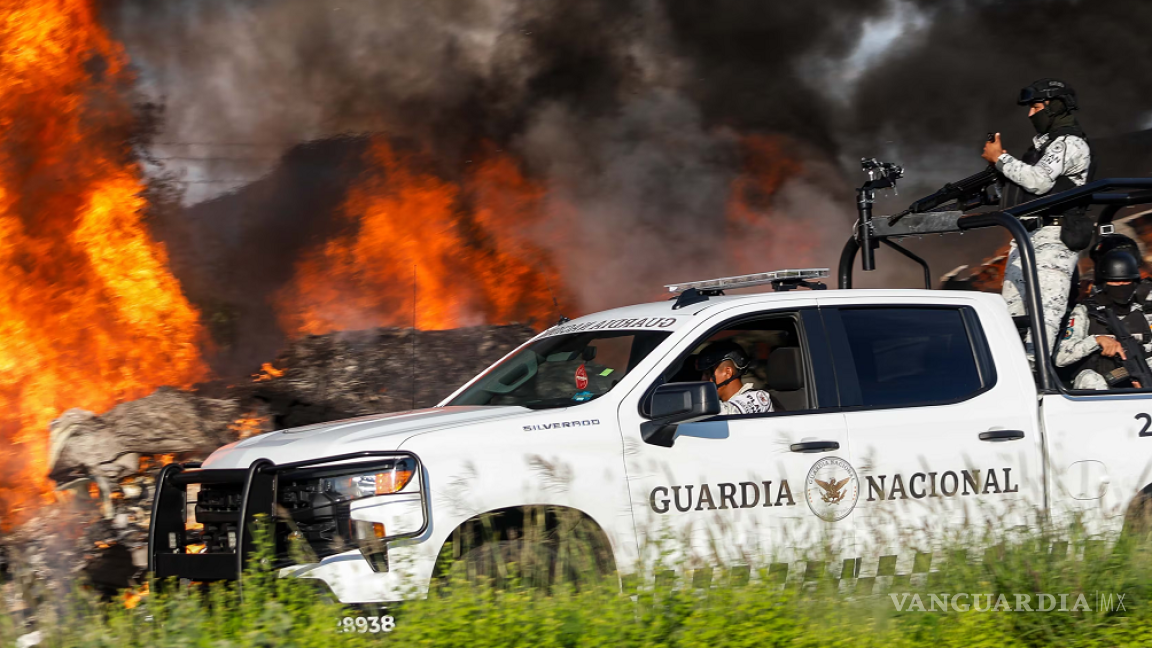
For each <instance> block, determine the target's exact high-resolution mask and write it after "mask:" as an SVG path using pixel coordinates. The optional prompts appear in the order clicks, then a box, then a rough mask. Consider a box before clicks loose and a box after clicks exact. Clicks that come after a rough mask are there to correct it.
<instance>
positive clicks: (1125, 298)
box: [1104, 282, 1136, 304]
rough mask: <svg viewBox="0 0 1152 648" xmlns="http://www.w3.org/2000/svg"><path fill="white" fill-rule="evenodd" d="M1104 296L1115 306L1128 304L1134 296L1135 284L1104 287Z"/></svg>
mask: <svg viewBox="0 0 1152 648" xmlns="http://www.w3.org/2000/svg"><path fill="white" fill-rule="evenodd" d="M1104 294H1105V295H1108V299H1111V300H1112V303H1115V304H1128V303H1130V302H1131V301H1132V296H1133V295H1135V294H1136V283H1135V282H1133V283H1127V284H1124V285H1122V286H1108V285H1105V286H1104Z"/></svg>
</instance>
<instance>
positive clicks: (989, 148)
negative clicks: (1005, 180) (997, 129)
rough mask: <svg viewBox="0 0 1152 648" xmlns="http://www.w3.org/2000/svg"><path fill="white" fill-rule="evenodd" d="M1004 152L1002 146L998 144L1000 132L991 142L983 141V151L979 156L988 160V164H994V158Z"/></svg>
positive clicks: (996, 158)
mask: <svg viewBox="0 0 1152 648" xmlns="http://www.w3.org/2000/svg"><path fill="white" fill-rule="evenodd" d="M1003 154H1004V146H1003V145H1001V144H1000V133H996V137H995V138H994V139H993V140H992V141H991V142H984V153H983V154H981V155H980V157H982V158H984V159H985V160H988V164H996V160H998V159H1000V156H1001V155H1003Z"/></svg>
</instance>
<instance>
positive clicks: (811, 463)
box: [620, 299, 859, 573]
mask: <svg viewBox="0 0 1152 648" xmlns="http://www.w3.org/2000/svg"><path fill="white" fill-rule="evenodd" d="M788 304H789V306H790V307H789V308H787V309H782V310H773V311H765V310H764V307H763V306H762V305H761V306H759V307H742V308H739V309H733V310H732V311H726V312H724V313H723V315H722V316H718V317H716V318H714V319H715V322H714V323H709V324H708V325H706V326H704V327H702V332H701V333H700V334H697V335H692V336H689V337H687V338H686V339H684V340H682V341H681V342H680V343H679V344H678V345H677V346H676V347H675V348H674V349H673V351H672V353H671V354H670V356H669V358H668V360H669V362H667V363H665V364H664V365H663V366H662V367H660V368H658V369H656V370H654V371H653V373H652V374H651V375H650V376H649V377H647V378H646V379H645V380H644V381H643V382H641V383H640V384H639V385H638V386H637V387H636V389H635V390H634V392H633V393H631V394H629V396H628V397H627V398H625V399H624V400H623V401H622V403H621V407H620V421H621V432H622V434H623V435H624V445H625V466H626V470H627V473H628V480H629V492H630V497H631V501H632V509H633V512H634V518H635V524H636V527H637V536H638V538H640V539H641V540H640V541H641V543H643V542H645V541H646V540H647V541H648V542H649V545H648V546H647V547H645V546H641V547H640V551H641V555H645V556H648V557H651V556H653V555H655V550H656V547H655V543H654V542H653V541H655V540H656V539H658V538H660V537H671V538H673V540H674V542H673V545H672V546H673V548H675V549H683V548H684V544H685V543H687V544H688V545H689V546H690V547H691V551H692V553H693V554H694V556H695V557H696V558H700V559H703V560H705V561H708V562H711V561H712V560H715V559H720V560H723V561H725V562H728V563H731V562H733V561H736V562H740V561H750V560H751V561H753V562H756V563H758V564H762V563H761V561H765V560H770V561H772V562H774V563H776V564H777V566H778V567H780V566H783V565H784V564H786V563H794V564H793V565H792V566H793V567H798V568H800V569H805V570H809V571H811V570H832V571H835V570H837V569H839V567H838V563H837V562H836V561H837V558H835V556H838V555H840V554H843V553H845V551H847V549H846V547H850V545H851V541H852V516H851V513H852V506H853V504H854V503H855V501H856V497H857V494H858V492H859V489H858V487H859V483H858V480H857V479H856V477H855V475H854V473H853V472H852V469H851V455H850V452H849V447H848V439H847V435H846V428H845V424H844V416H843V414H841V413H840V412H839V411H838V409H837V401H836V398H837V396H836V389H835V381H834V377H833V375H832V368H831V357H830V355H829V352H828V347H827V344H826V336H825V333H824V328H823V324H822V322H821V320H820V317H819V313H818V311H817V309H816V308H815V300H812V299H807V300H804V299H797V300H790V301H789V302H788ZM725 338H727V339H730V340H732V341H735V342H736V343H737V344H739V345H741V346H742V347H743V348H744V350H745V351H746V352H747V353H748V354H749V355H750V356H751V357H752V358H753V367H752V370H751V371H750V373H749V374H748V375H747V376H746V379H747V380H751V381H752V382H753V383H754V386H755V388H756V389H767V390H768V391H769V393H770V394H771V396H772V401H773V405H774V411H773V412H771V413H764V414H755V415H744V416H717V417H714V418H712V419H709V420H707V421H703V422H698V423H692V424H684V425H681V426H680V427H679V428H678V430H677V434H676V438H675V440H674V442H673V445H672V447H660V446H656V445H650V444H648V443H646V442H644V441H643V440H642V438H641V433H640V426H641V424H642V423H643V422H645V421H646V420H647V418H646V417H645V416H644V411H645V410H644V408H645V404H646V403H645V399H646V398H648V396H649V395H650V394H651V392H652V391H653V390H654V389H655V388H656V387H657V386H658V385H660V384H664V383H671V382H688V381H698V380H700V379H701V375H700V372H699V371H698V370H696V369H695V368H694V354H695V353H697V352H699V350H700V349H701V348H702V347H704V346H705V345H706V344H707V343H709V342H712V341H715V340H718V339H725ZM813 556H816V557H818V558H819V559H813ZM810 559H811V560H812V561H811V562H808V560H810ZM801 561H803V562H801ZM836 573H838V572H836Z"/></svg>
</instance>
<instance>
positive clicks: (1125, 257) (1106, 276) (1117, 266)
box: [1096, 250, 1140, 283]
mask: <svg viewBox="0 0 1152 648" xmlns="http://www.w3.org/2000/svg"><path fill="white" fill-rule="evenodd" d="M1139 279H1140V262H1139V261H1137V260H1136V257H1135V256H1133V254H1132V253H1131V252H1128V251H1127V250H1112V251H1111V252H1109V253H1108V254H1105V255H1104V258H1102V259H1100V263H1099V264H1098V265H1097V266H1096V281H1098V282H1101V283H1102V282H1105V281H1139Z"/></svg>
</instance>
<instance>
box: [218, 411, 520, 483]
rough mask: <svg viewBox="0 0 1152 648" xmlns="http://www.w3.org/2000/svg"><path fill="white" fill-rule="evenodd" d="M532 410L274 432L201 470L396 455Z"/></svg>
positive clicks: (225, 450)
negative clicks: (416, 443)
mask: <svg viewBox="0 0 1152 648" xmlns="http://www.w3.org/2000/svg"><path fill="white" fill-rule="evenodd" d="M531 411H532V410H529V409H527V408H523V407H459V406H457V407H432V408H429V409H423V410H414V411H411V412H399V413H395V414H375V415H372V416H362V417H359V418H353V419H347V420H343V421H333V422H331V423H320V424H317V425H309V426H306V427H299V428H292V429H288V430H278V431H276V432H269V433H268V434H261V435H260V436H256V437H252V438H251V439H244V440H243V441H237V442H235V443H230V444H228V445H226V446H224V447H222V448H219V449H217V450H216V452H213V453H212V455H211V456H209V457H208V459H207V460H205V461H204V466H203V467H204V468H213V469H215V468H247V467H248V466H249V465H251V464H252V462H253V461H255V460H257V459H269V460H271V461H272V462H273V463H277V464H283V463H291V462H294V461H303V460H305V459H315V458H319V457H325V456H332V455H338V454H346V453H349V452H358V451H361V450H395V449H397V448H399V447H400V444H401V443H403V442H404V440H405V439H407V438H408V437H410V436H412V435H413V434H420V433H424V432H431V431H435V430H443V429H448V428H458V427H462V426H466V425H475V424H478V423H484V422H488V421H494V420H497V419H504V418H511V417H515V416H523V415H525V414H529V413H531Z"/></svg>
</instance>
